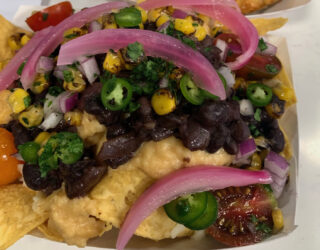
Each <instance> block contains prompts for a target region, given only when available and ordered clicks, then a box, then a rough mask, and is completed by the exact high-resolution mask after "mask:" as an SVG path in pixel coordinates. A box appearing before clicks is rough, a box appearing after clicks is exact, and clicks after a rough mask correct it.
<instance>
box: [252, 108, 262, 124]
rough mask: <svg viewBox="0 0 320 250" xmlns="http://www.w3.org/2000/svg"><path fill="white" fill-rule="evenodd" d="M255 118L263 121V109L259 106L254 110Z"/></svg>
mask: <svg viewBox="0 0 320 250" xmlns="http://www.w3.org/2000/svg"><path fill="white" fill-rule="evenodd" d="M253 117H254V119H255V120H256V121H258V122H260V121H261V109H259V108H257V109H256V112H254V116H253Z"/></svg>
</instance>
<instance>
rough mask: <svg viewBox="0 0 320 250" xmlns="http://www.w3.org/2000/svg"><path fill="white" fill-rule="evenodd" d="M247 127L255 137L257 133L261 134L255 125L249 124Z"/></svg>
mask: <svg viewBox="0 0 320 250" xmlns="http://www.w3.org/2000/svg"><path fill="white" fill-rule="evenodd" d="M249 129H250V133H251V134H252V136H253V137H255V138H256V137H258V136H259V135H261V133H260V131H259V130H258V128H257V127H256V126H255V125H253V124H250V125H249Z"/></svg>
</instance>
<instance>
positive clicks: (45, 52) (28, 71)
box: [21, 2, 131, 89]
mask: <svg viewBox="0 0 320 250" xmlns="http://www.w3.org/2000/svg"><path fill="white" fill-rule="evenodd" d="M130 5H131V4H129V3H127V2H110V3H104V4H101V5H97V6H95V7H92V8H88V9H84V10H82V11H80V12H78V13H76V14H74V15H72V16H70V17H68V18H66V19H65V20H63V21H62V22H61V23H59V24H58V25H57V26H55V27H54V28H53V29H52V31H51V32H50V34H48V35H47V37H46V38H45V42H43V43H41V44H40V45H39V46H38V48H37V50H35V51H34V53H33V54H32V55H31V57H30V58H29V60H28V62H27V63H26V65H25V67H24V70H23V72H22V75H21V83H22V85H23V87H24V88H25V89H28V88H30V86H31V84H32V82H33V80H34V78H35V75H36V66H37V63H38V60H39V58H40V56H49V55H50V54H51V53H52V52H53V51H54V50H55V49H56V48H57V47H58V45H59V44H60V43H61V42H62V40H63V33H64V31H66V30H67V29H71V28H74V27H82V26H83V25H85V24H86V23H89V22H91V21H93V20H95V19H97V18H98V17H100V16H101V15H102V14H105V13H109V12H111V11H112V10H113V9H122V8H125V7H128V6H130Z"/></svg>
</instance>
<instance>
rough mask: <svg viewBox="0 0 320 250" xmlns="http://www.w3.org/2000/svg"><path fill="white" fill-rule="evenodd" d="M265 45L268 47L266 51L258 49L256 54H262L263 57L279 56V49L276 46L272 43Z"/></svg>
mask: <svg viewBox="0 0 320 250" xmlns="http://www.w3.org/2000/svg"><path fill="white" fill-rule="evenodd" d="M265 44H266V46H267V48H266V49H264V50H261V49H260V48H259V47H258V48H257V50H256V52H257V53H259V54H261V55H270V56H274V55H276V54H277V51H278V48H277V47H276V46H274V45H273V44H271V43H268V42H267V41H265Z"/></svg>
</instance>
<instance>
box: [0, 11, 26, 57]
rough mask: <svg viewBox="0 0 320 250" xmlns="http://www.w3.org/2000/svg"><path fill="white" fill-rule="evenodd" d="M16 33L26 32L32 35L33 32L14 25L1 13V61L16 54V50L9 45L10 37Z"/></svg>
mask: <svg viewBox="0 0 320 250" xmlns="http://www.w3.org/2000/svg"><path fill="white" fill-rule="evenodd" d="M16 33H26V34H28V35H31V32H29V31H26V30H23V29H21V28H19V27H17V26H15V25H13V24H12V23H11V22H9V21H8V20H7V19H5V18H4V17H3V16H2V15H0V34H1V36H0V61H6V60H9V59H11V58H12V57H13V56H14V52H13V51H12V50H11V49H10V47H9V45H8V39H9V37H11V36H12V35H13V34H16Z"/></svg>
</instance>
